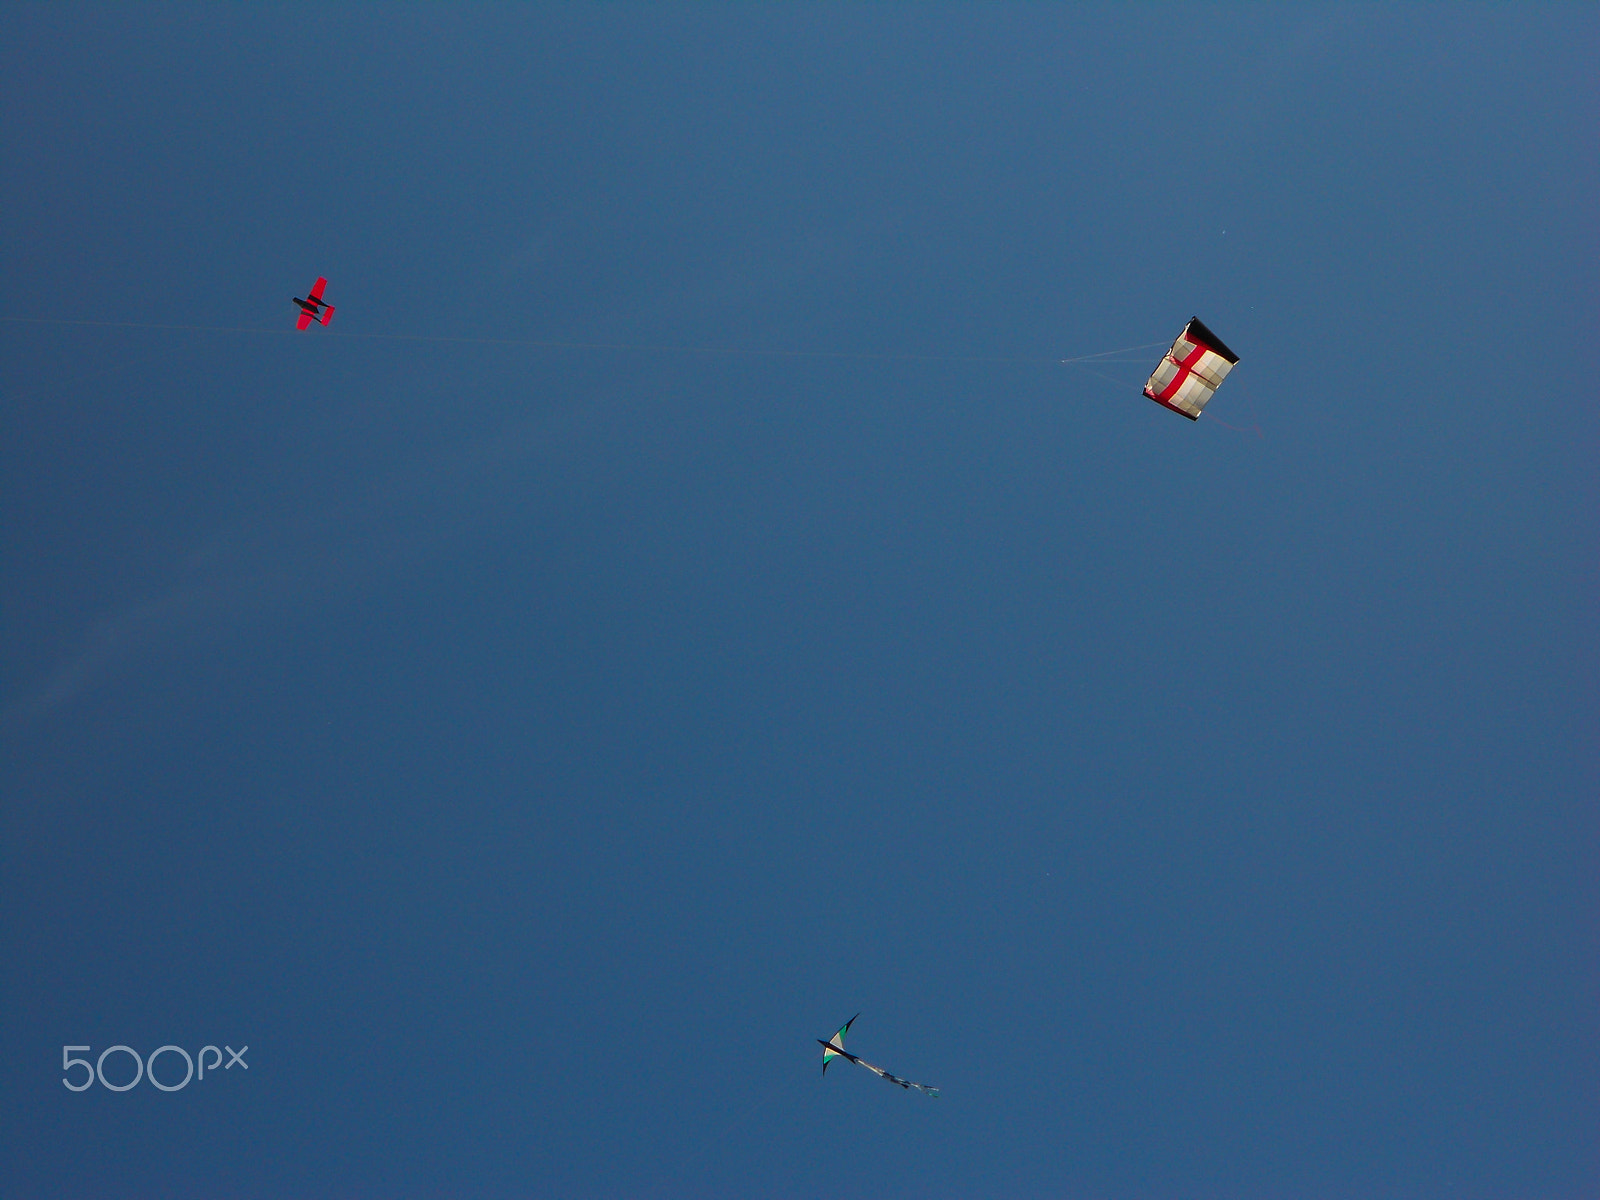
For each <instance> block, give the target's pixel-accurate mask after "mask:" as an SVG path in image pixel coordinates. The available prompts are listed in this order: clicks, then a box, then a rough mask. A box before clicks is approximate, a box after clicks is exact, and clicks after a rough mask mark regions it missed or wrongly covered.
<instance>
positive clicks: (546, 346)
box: [0, 317, 1166, 387]
mask: <svg viewBox="0 0 1600 1200" xmlns="http://www.w3.org/2000/svg"><path fill="white" fill-rule="evenodd" d="M0 322H10V323H14V324H30V325H77V326H88V327H93V328H100V329H161V330H167V331H169V332H184V333H264V334H297V335H298V334H299V333H300V331H299V330H295V329H287V328H284V329H277V328H270V329H269V328H263V327H261V326H251V325H176V324H166V323H159V322H150V321H89V320H80V319H74V318H70V317H0ZM314 336H317V337H321V338H339V339H356V338H360V339H364V340H377V341H390V342H433V343H442V344H455V345H477V346H531V347H534V348H536V349H542V350H625V351H629V352H633V353H645V354H708V355H713V354H725V355H743V356H748V357H760V358H832V359H854V360H857V361H879V362H883V361H898V362H975V363H1045V362H1050V363H1058V364H1061V365H1078V366H1081V364H1083V363H1086V362H1096V361H1101V362H1104V361H1114V360H1111V359H1110V356H1111V355H1114V354H1127V353H1130V352H1132V351H1134V350H1147V349H1151V348H1152V347H1155V346H1162V345H1165V344H1166V343H1164V342H1146V343H1144V344H1142V345H1138V346H1124V347H1122V348H1121V349H1119V350H1101V351H1098V352H1097V353H1094V354H1083V355H1079V356H1078V357H1076V358H1059V359H1044V358H1023V357H1018V356H1000V355H976V354H910V353H888V354H885V353H881V352H879V353H871V352H853V351H848V350H750V349H741V348H739V347H733V346H669V345H642V344H629V343H625V342H553V341H544V340H541V339H536V338H488V337H451V336H446V335H439V334H418V333H335V332H333V331H332V330H329V331H328V332H326V333H319V334H316V335H314ZM1083 369H1085V370H1087V369H1088V368H1087V367H1084V368H1083ZM1090 374H1098V372H1093V371H1091V372H1090ZM1101 378H1103V379H1110V376H1101ZM1111 382H1113V383H1116V384H1117V386H1119V387H1121V386H1123V385H1122V383H1121V382H1120V381H1118V380H1111Z"/></svg>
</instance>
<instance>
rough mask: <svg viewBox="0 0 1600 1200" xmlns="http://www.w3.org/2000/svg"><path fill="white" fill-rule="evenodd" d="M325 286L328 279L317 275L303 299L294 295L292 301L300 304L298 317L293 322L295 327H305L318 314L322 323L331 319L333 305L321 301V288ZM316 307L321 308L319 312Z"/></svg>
mask: <svg viewBox="0 0 1600 1200" xmlns="http://www.w3.org/2000/svg"><path fill="white" fill-rule="evenodd" d="M327 286H328V281H327V280H326V279H324V278H322V277H321V276H320V275H319V276H317V281H316V282H315V283H313V284H312V285H311V290H310V291H309V292H307V293H306V298H305V299H304V300H302V299H300V297H299V296H296V297H294V302H295V303H296V304H298V305H299V306H300V319H299V320H298V321H296V322H295V323H294V327H295V328H296V329H305V328H306V327H307V326H309V325H310V324H311V321H312V318H314V317H317V316H319V315H320V316H321V318H322V323H323V324H324V325H326V324H327V323H328V322H329V321H331V320H333V305H331V304H324V303H323V302H322V289H323V288H325V287H327ZM318 309H321V310H322V312H321V313H320V314H319V313H318V312H317V310H318Z"/></svg>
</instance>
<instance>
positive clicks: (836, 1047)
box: [817, 1013, 939, 1100]
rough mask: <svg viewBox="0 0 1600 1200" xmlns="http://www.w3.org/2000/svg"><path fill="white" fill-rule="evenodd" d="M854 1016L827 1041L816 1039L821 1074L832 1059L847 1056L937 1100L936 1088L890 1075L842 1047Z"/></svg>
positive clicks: (852, 1060) (905, 1086)
mask: <svg viewBox="0 0 1600 1200" xmlns="http://www.w3.org/2000/svg"><path fill="white" fill-rule="evenodd" d="M860 1015H861V1014H860V1013H857V1014H856V1017H859V1016H860ZM856 1017H851V1018H850V1019H849V1020H848V1021H846V1022H845V1023H844V1024H843V1025H842V1026H840V1028H839V1032H838V1033H836V1034H834V1035H833V1036H832V1037H831V1038H829V1039H828V1040H827V1041H823V1040H822V1039H821V1038H818V1039H817V1044H818V1045H820V1046H821V1047H822V1072H823V1074H827V1072H828V1064H829V1063H831V1062H832V1061H833V1060H834V1059H836V1058H848V1059H849V1060H850V1061H851V1062H853V1063H855V1064H856V1066H858V1067H865V1068H866V1069H867V1070H869V1071H871V1072H872V1073H873V1074H874V1075H876V1076H877V1077H878V1078H879V1079H887V1080H888V1081H889V1082H890V1083H898V1084H899V1085H900V1086H901V1087H903V1088H916V1089H917V1091H919V1092H921V1093H922V1094H923V1095H924V1096H932V1097H933V1098H934V1099H935V1100H937V1099H938V1098H939V1089H938V1088H936V1087H929V1086H928V1085H927V1084H925V1083H912V1082H911V1080H909V1079H901V1078H900V1076H898V1075H891V1074H889V1072H887V1071H885V1070H884V1069H883V1068H882V1067H875V1066H873V1065H872V1064H871V1063H869V1062H867V1061H866V1060H865V1059H861V1058H857V1057H856V1056H855V1055H854V1054H851V1053H850V1051H848V1050H846V1049H845V1048H844V1034H845V1030H847V1029H849V1028H850V1026H852V1025H854V1024H855V1021H856Z"/></svg>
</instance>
